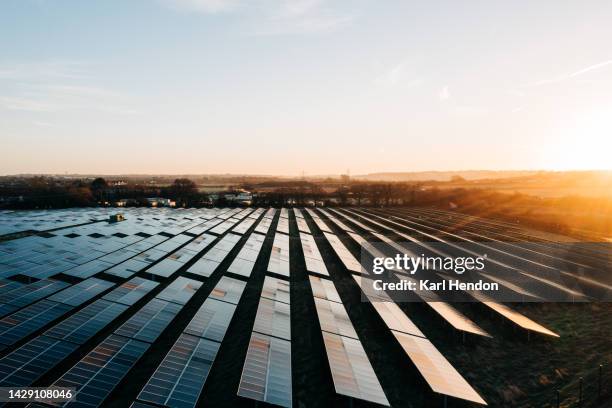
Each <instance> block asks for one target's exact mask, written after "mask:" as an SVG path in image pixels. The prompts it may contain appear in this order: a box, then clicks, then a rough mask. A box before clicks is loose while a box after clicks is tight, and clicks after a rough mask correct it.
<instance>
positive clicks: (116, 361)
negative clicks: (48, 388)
mask: <svg viewBox="0 0 612 408" xmlns="http://www.w3.org/2000/svg"><path fill="white" fill-rule="evenodd" d="M148 348H149V344H148V343H144V342H141V341H136V340H131V339H128V338H125V337H121V336H116V335H114V334H111V335H110V336H108V337H107V338H106V340H104V341H103V342H102V343H100V344H99V345H98V346H97V347H96V348H95V349H93V350H92V351H91V352H89V354H87V356H85V357H83V359H82V360H81V361H79V362H78V363H77V364H76V365H75V366H74V367H72V368H71V369H70V370H69V371H68V372H66V374H64V375H63V376H62V377H61V378H60V379H59V380H57V381H56V382H55V383H54V384H53V385H54V386H56V387H74V388H76V389H77V392H76V400H74V401H71V402H67V403H64V404H62V406H68V407H70V406H74V407H77V406H78V407H98V406H100V405H101V404H102V402H104V399H106V397H107V396H108V394H109V393H110V392H111V391H112V390H113V389H114V388H115V387H116V386H117V384H118V383H119V382H120V381H121V379H123V377H124V376H125V375H126V374H127V372H128V371H129V370H130V368H131V367H132V366H133V365H134V364H135V363H136V361H138V359H139V358H140V357H142V355H143V354H144V353H145V352H146V351H147V349H148Z"/></svg>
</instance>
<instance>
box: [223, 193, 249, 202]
mask: <svg viewBox="0 0 612 408" xmlns="http://www.w3.org/2000/svg"><path fill="white" fill-rule="evenodd" d="M223 198H225V200H226V201H227V202H228V203H236V204H243V205H251V204H252V203H253V193H251V192H250V191H246V190H238V191H234V192H231V193H226V194H224V195H223Z"/></svg>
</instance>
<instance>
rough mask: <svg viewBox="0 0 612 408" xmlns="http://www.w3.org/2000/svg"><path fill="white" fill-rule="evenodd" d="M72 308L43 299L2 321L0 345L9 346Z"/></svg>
mask: <svg viewBox="0 0 612 408" xmlns="http://www.w3.org/2000/svg"><path fill="white" fill-rule="evenodd" d="M71 309H72V307H71V306H69V305H65V304H62V303H57V302H51V301H49V300H46V299H43V300H41V301H38V302H36V303H34V304H33V305H30V306H28V307H26V308H24V309H21V310H20V311H18V312H15V313H13V314H11V315H9V316H6V317H4V318H2V319H1V320H0V344H4V345H6V346H9V345H11V344H14V343H16V342H17V341H19V340H21V339H23V338H24V337H26V336H28V335H29V334H31V333H33V332H35V331H36V330H38V329H40V328H42V327H43V326H45V325H47V324H48V323H51V322H52V321H53V320H55V319H57V318H58V317H60V316H63V315H64V314H65V313H67V312H68V311H69V310H71Z"/></svg>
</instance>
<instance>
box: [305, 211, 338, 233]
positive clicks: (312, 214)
mask: <svg viewBox="0 0 612 408" xmlns="http://www.w3.org/2000/svg"><path fill="white" fill-rule="evenodd" d="M306 211H307V212H308V214H309V215H310V217H311V218H312V220H313V221H314V222H315V224H317V227H319V229H320V230H321V231H323V232H329V233H331V232H332V230H330V229H329V227H328V226H327V224H326V223H325V222H324V221H323V220H322V219H321V217H319V216H318V215H317V213H315V212H314V211H312V210H311V209H310V208H307V209H306Z"/></svg>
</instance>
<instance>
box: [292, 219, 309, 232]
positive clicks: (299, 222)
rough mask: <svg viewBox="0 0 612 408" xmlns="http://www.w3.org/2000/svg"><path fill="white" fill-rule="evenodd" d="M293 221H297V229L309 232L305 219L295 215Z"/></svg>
mask: <svg viewBox="0 0 612 408" xmlns="http://www.w3.org/2000/svg"><path fill="white" fill-rule="evenodd" d="M295 222H296V223H297V226H298V230H299V231H300V232H304V233H306V234H310V228H309V227H308V224H307V223H306V220H305V219H304V218H303V217H297V216H296V219H295Z"/></svg>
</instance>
